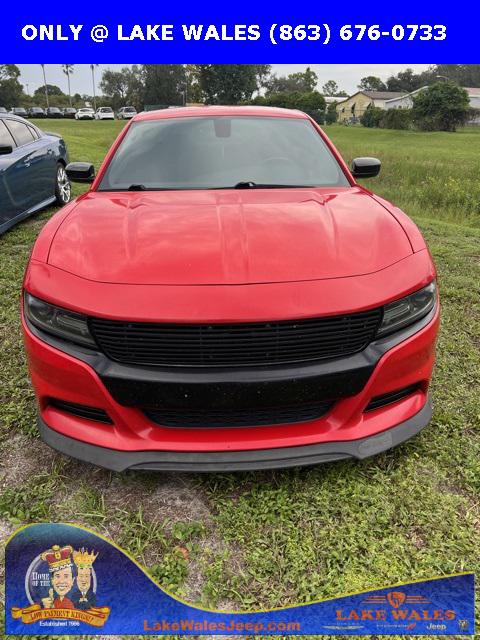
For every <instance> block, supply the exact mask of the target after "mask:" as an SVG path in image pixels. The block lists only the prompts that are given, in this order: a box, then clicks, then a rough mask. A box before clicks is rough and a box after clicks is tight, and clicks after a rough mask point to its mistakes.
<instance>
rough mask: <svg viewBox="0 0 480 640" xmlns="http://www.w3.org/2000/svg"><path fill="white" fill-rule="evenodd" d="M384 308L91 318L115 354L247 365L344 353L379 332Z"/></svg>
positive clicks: (172, 362) (123, 358) (150, 361)
mask: <svg viewBox="0 0 480 640" xmlns="http://www.w3.org/2000/svg"><path fill="white" fill-rule="evenodd" d="M381 317H382V309H381V308H377V309H371V310H369V311H363V312H361V313H354V314H350V315H339V316H328V317H322V318H309V319H306V320H305V319H303V320H282V321H271V322H249V323H238V324H159V323H146V322H124V321H117V320H105V319H102V318H90V320H89V324H90V330H91V332H92V333H93V335H94V337H95V339H96V341H97V343H98V345H99V346H100V348H101V349H102V351H103V352H104V353H105V354H106V355H107V356H108V357H109V358H111V359H112V360H116V361H118V362H123V363H126V364H145V365H154V366H179V365H180V366H193V367H195V366H198V367H214V366H220V367H221V366H244V365H269V364H277V363H288V362H306V361H312V360H323V359H328V358H340V357H343V356H348V355H351V354H353V353H357V352H358V351H362V350H363V349H364V348H365V347H366V346H367V345H368V344H369V343H370V342H371V341H372V340H373V339H374V337H375V333H376V330H377V327H378V325H379V324H380V320H381Z"/></svg>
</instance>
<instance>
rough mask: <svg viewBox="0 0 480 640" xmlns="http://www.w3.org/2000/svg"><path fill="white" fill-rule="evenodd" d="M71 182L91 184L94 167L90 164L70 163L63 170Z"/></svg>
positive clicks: (93, 176) (93, 177)
mask: <svg viewBox="0 0 480 640" xmlns="http://www.w3.org/2000/svg"><path fill="white" fill-rule="evenodd" d="M65 171H66V173H67V176H68V178H69V180H71V181H72V182H84V183H85V182H93V181H94V179H95V167H94V166H93V164H91V163H90V162H70V164H67V167H66V169H65Z"/></svg>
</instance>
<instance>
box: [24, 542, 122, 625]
mask: <svg viewBox="0 0 480 640" xmlns="http://www.w3.org/2000/svg"><path fill="white" fill-rule="evenodd" d="M97 557H98V553H95V551H93V550H91V551H88V550H87V549H85V548H84V547H82V548H81V549H77V550H75V549H74V548H73V547H72V546H70V545H65V546H63V547H60V545H53V546H52V547H51V548H50V549H47V550H46V551H44V552H42V553H41V554H40V555H38V556H36V557H35V558H34V559H33V560H32V562H31V563H30V566H29V567H28V569H27V573H26V576H25V577H24V581H25V595H26V597H27V600H28V602H29V604H28V605H26V606H24V607H12V608H11V614H12V617H13V618H14V619H15V620H21V621H22V622H23V623H24V624H31V623H32V622H40V624H41V625H42V626H48V623H46V622H45V621H47V620H62V621H65V622H64V623H65V624H69V625H70V626H77V625H78V624H79V623H80V622H85V623H86V624H89V625H91V626H93V627H102V626H103V625H104V624H105V622H106V621H107V619H108V616H109V614H110V607H106V606H101V607H99V606H97V575H96V573H95V569H94V567H93V565H94V562H95V560H96V559H97ZM57 624H58V623H57ZM54 626H56V625H54Z"/></svg>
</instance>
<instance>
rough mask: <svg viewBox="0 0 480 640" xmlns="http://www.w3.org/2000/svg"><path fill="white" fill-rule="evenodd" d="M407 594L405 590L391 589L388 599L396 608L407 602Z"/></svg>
mask: <svg viewBox="0 0 480 640" xmlns="http://www.w3.org/2000/svg"><path fill="white" fill-rule="evenodd" d="M406 598H407V596H406V595H405V594H404V593H403V591H390V593H388V594H387V600H388V603H389V604H390V606H391V607H393V608H394V609H398V608H399V607H401V606H402V604H403V603H404V602H405V600H406Z"/></svg>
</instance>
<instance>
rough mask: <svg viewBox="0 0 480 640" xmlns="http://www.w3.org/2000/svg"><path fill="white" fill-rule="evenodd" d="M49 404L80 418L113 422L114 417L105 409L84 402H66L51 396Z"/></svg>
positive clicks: (106, 422)
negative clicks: (88, 405) (89, 405)
mask: <svg viewBox="0 0 480 640" xmlns="http://www.w3.org/2000/svg"><path fill="white" fill-rule="evenodd" d="M48 404H49V405H50V406H51V407H55V409H60V411H65V412H66V413H71V414H72V415H74V416H78V417H79V418H85V420H94V421H95V422H104V423H105V424H113V422H112V419H111V418H110V416H109V415H108V413H107V412H106V411H104V410H103V409H97V408H96V407H87V406H86V405H84V404H75V403H74V402H66V401H65V400H59V399H58V398H49V400H48Z"/></svg>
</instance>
